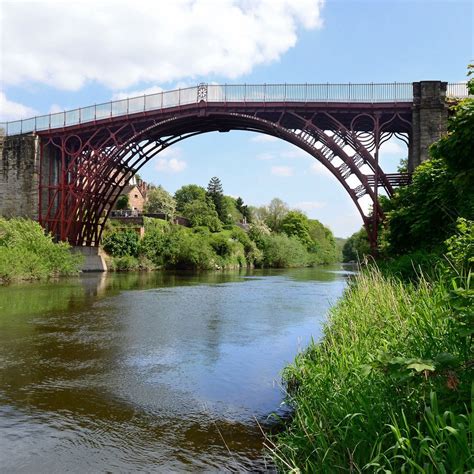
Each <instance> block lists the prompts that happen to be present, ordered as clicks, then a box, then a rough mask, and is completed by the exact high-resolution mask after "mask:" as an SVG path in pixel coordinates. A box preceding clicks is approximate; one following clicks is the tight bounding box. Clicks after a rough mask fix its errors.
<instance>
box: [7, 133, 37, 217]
mask: <svg viewBox="0 0 474 474" xmlns="http://www.w3.org/2000/svg"><path fill="white" fill-rule="evenodd" d="M38 189H39V138H38V137H36V136H34V135H33V134H29V135H15V136H11V137H5V136H3V135H2V134H0V216H3V217H28V218H30V219H34V220H36V221H37V220H38V196H39V193H38Z"/></svg>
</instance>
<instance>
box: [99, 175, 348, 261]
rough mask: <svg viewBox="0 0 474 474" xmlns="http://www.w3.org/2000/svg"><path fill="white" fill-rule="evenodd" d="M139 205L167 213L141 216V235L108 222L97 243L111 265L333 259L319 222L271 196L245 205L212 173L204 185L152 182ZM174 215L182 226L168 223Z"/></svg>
mask: <svg viewBox="0 0 474 474" xmlns="http://www.w3.org/2000/svg"><path fill="white" fill-rule="evenodd" d="M145 211H146V212H148V213H165V214H166V215H167V216H168V218H169V219H168V221H160V220H157V219H150V218H145V235H144V237H143V238H140V237H139V236H138V234H137V233H136V232H135V231H134V230H133V229H130V228H127V227H126V226H124V225H123V223H121V224H114V223H113V222H112V221H111V222H110V223H109V225H108V227H107V229H106V232H105V235H104V239H103V248H104V249H105V251H106V252H107V253H108V254H109V255H110V256H111V260H110V262H109V264H110V266H111V268H112V269H115V270H138V269H152V268H190V269H218V268H237V267H246V266H257V267H279V268H283V267H296V266H311V265H316V264H327V263H332V262H335V261H339V260H340V245H338V243H337V242H336V239H335V238H334V236H333V234H332V232H331V231H330V230H329V229H328V228H327V227H325V226H324V225H323V224H321V223H320V222H319V221H317V220H315V219H309V218H308V217H307V216H306V215H305V214H304V213H303V212H301V211H299V210H291V209H290V208H289V207H288V205H287V204H285V203H284V202H283V201H282V200H280V199H277V198H275V199H273V200H272V201H271V202H270V204H269V205H268V206H262V207H251V206H248V205H246V204H244V201H243V200H242V198H240V197H239V198H233V197H231V196H226V195H225V194H224V191H223V188H222V184H221V182H220V180H219V179H218V178H217V177H214V178H212V179H211V180H210V181H209V184H208V186H207V189H205V188H203V187H201V186H198V185H196V184H189V185H185V186H182V187H181V188H180V189H178V190H177V191H176V193H175V194H174V196H172V195H171V194H170V193H169V192H167V191H166V190H165V189H164V188H163V187H162V186H158V187H156V188H154V189H152V190H151V191H150V192H149V195H148V202H147V204H146V207H145ZM176 215H180V216H183V217H185V218H186V219H188V221H189V223H190V227H189V228H186V227H182V226H179V225H175V224H173V223H172V222H173V219H174V217H175V216H176Z"/></svg>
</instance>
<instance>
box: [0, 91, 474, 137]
mask: <svg viewBox="0 0 474 474" xmlns="http://www.w3.org/2000/svg"><path fill="white" fill-rule="evenodd" d="M447 96H448V97H456V98H464V97H467V96H468V91H467V85H466V84H465V83H453V84H448V90H447ZM202 103H205V104H209V105H213V106H215V107H217V108H219V109H220V110H223V109H224V108H225V109H227V110H232V109H236V111H237V110H239V111H241V113H242V112H243V111H244V109H248V108H251V109H254V110H255V108H257V107H259V108H262V109H267V110H269V109H272V108H274V109H275V110H276V109H281V108H282V107H283V106H286V107H289V106H291V107H306V108H308V107H309V108H314V107H316V106H317V105H318V104H321V105H323V104H324V106H325V107H326V109H327V108H328V107H331V108H338V109H341V110H343V109H364V108H369V107H373V106H376V105H379V106H382V109H383V105H385V106H387V107H389V108H390V109H391V110H392V111H393V109H394V108H401V109H405V110H407V109H410V108H411V104H412V103H413V85H412V83H396V82H395V83H385V84H375V83H371V84H350V83H349V84H253V85H252V84H243V85H238V84H225V85H217V84H210V85H208V84H200V85H198V86H195V87H188V88H185V89H177V90H173V91H163V92H160V93H157V94H150V95H143V96H139V97H131V98H126V99H121V100H116V101H111V102H107V103H104V104H96V105H92V106H89V107H82V108H78V109H73V110H68V111H64V112H59V113H55V114H48V115H41V116H37V117H32V118H28V119H23V120H17V121H11V122H0V133H3V134H5V135H18V134H22V133H31V132H41V131H51V130H57V129H64V128H69V127H77V126H78V125H84V124H89V125H95V124H97V122H101V121H106V120H108V121H110V120H111V119H119V118H121V117H123V118H127V119H128V118H130V116H131V115H135V116H137V117H138V116H139V115H142V114H145V115H146V114H148V113H150V115H155V114H156V113H157V112H159V111H167V112H173V111H174V110H180V111H182V108H183V107H186V106H191V107H192V106H197V105H199V104H202ZM114 121H115V120H114ZM79 128H80V127H79Z"/></svg>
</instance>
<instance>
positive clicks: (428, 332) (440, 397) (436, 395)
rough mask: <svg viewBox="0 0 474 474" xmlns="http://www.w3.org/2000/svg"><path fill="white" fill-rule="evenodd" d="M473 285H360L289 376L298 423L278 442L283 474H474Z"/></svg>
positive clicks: (374, 277)
mask: <svg viewBox="0 0 474 474" xmlns="http://www.w3.org/2000/svg"><path fill="white" fill-rule="evenodd" d="M469 285H470V281H467V280H466V279H464V280H463V281H462V282H461V283H459V281H458V284H457V286H456V287H451V286H450V284H449V283H448V282H446V281H444V282H443V281H439V282H437V283H434V284H430V283H428V282H427V281H425V280H424V279H421V280H420V281H419V282H418V283H417V284H407V283H402V282H400V281H399V280H397V279H394V278H390V277H384V276H382V274H381V273H380V272H379V271H378V270H377V269H374V268H372V269H369V270H368V271H366V272H363V273H361V274H360V275H358V276H357V277H356V278H355V279H354V281H353V282H352V283H351V284H350V285H349V287H348V289H347V290H346V293H345V295H344V297H343V298H342V299H341V300H340V301H339V303H338V304H337V305H336V306H335V307H334V308H333V309H332V310H331V312H330V315H329V321H328V323H327V325H326V327H325V331H324V337H323V339H322V341H321V342H319V343H313V344H311V346H310V347H309V348H308V349H307V350H306V351H305V352H304V353H302V354H300V355H299V356H298V357H297V358H296V361H295V363H294V365H292V366H290V367H288V368H287V369H286V370H285V373H284V380H285V382H286V385H287V388H288V402H289V403H290V404H291V406H292V407H293V408H294V413H293V417H292V419H291V421H290V422H289V423H288V425H287V428H286V430H285V431H284V432H282V433H280V434H279V435H278V436H277V437H276V438H272V439H271V440H269V446H270V449H271V451H272V454H273V457H274V459H275V460H276V462H277V464H278V465H279V467H280V468H281V470H283V471H293V472H428V473H429V472H441V473H442V472H465V471H468V470H469V469H473V468H474V459H473V454H472V453H473V427H474V420H473V415H472V392H471V390H472V387H471V384H472V375H473V374H472V367H473V354H472V339H471V333H472V327H471V326H470V325H469V324H470V323H469V318H470V317H472V310H473V305H472V302H473V290H472V289H470V288H469ZM466 321H467V322H466ZM470 321H471V323H472V319H471V320H470ZM466 328H467V329H466Z"/></svg>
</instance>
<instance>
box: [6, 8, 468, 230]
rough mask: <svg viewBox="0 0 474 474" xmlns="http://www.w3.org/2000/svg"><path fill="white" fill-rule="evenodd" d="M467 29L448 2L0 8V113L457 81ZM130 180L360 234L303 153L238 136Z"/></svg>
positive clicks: (200, 144) (184, 149) (168, 155)
mask: <svg viewBox="0 0 474 474" xmlns="http://www.w3.org/2000/svg"><path fill="white" fill-rule="evenodd" d="M170 4H172V5H170ZM178 20H179V21H178ZM473 25H474V12H473V6H472V2H471V1H458V0H444V1H438V0H411V1H408V0H392V1H388V0H372V1H357V0H327V1H326V2H322V1H320V0H292V1H290V0H272V1H270V0H214V1H212V0H175V1H174V2H169V1H153V2H152V1H142V2H140V3H139V2H137V1H131V0H130V1H119V0H117V1H115V2H112V1H109V0H96V1H95V2H92V1H89V0H83V1H69V2H65V1H57V0H44V1H43V0H36V1H32V2H25V1H22V0H14V1H10V0H0V27H1V30H2V34H1V38H0V41H1V43H0V53H1V58H0V59H1V62H0V66H1V67H0V80H1V82H0V114H1V119H15V118H25V117H28V116H31V115H35V114H43V113H48V112H50V111H59V110H64V109H68V108H74V107H78V106H86V105H90V104H93V103H100V102H104V101H107V100H110V99H111V98H114V97H120V96H123V95H128V94H130V95H133V94H134V93H141V92H142V91H146V90H150V91H153V90H159V89H164V90H167V89H173V88H176V87H177V86H181V85H184V86H186V85H194V84H196V83H199V82H217V83H225V82H226V83H244V82H247V83H263V82H266V83H271V82H288V83H305V82H337V83H346V82H352V83H357V82H394V81H397V82H412V81H418V80H423V79H439V80H445V81H449V82H460V81H464V80H465V73H466V65H467V64H468V63H469V62H472V60H473V58H474V53H473V28H474V27H473ZM26 32H28V33H27V34H26ZM406 155H407V150H406V147H405V145H404V144H402V143H401V142H395V141H394V142H390V143H389V144H387V145H386V147H385V150H384V149H382V166H383V167H384V168H385V169H387V170H388V171H394V170H395V169H396V167H397V165H398V163H399V160H400V159H401V158H403V157H405V156H406ZM141 174H142V176H143V177H144V178H145V179H146V180H149V181H152V182H154V183H156V184H162V185H163V186H164V187H165V188H166V189H168V190H169V191H171V192H174V191H175V190H176V189H178V188H179V187H180V186H182V185H183V184H189V183H197V184H200V185H203V186H206V184H207V182H208V181H209V179H210V178H211V177H212V176H219V177H220V178H221V181H222V183H223V186H224V190H225V192H226V193H227V194H230V195H233V196H238V195H240V196H241V197H242V198H243V199H244V201H246V202H247V203H248V204H252V205H262V204H266V203H268V202H269V201H270V200H271V199H272V198H273V197H280V198H281V199H283V200H284V201H286V202H287V203H288V204H289V205H290V206H291V207H298V208H301V209H303V210H305V211H306V212H307V214H308V215H309V216H310V217H313V218H317V219H319V220H320V221H322V222H323V223H324V224H326V225H329V227H330V228H331V229H332V230H333V231H334V233H335V234H336V235H337V236H342V237H344V236H348V235H350V234H351V233H352V232H354V231H356V230H357V229H358V228H359V227H360V225H361V223H362V221H361V219H360V217H359V215H358V213H357V211H356V209H355V206H354V205H353V203H352V201H351V200H350V198H349V197H348V196H347V194H346V193H345V191H344V190H343V188H342V187H341V186H340V184H339V183H338V182H337V181H336V179H335V178H334V177H333V176H331V175H329V174H328V173H327V172H325V171H324V170H323V168H322V167H321V166H318V164H317V163H316V162H315V160H314V159H313V158H312V157H311V156H309V155H305V153H303V152H301V151H300V150H299V149H297V148H295V147H292V146H291V145H289V144H287V143H285V142H282V141H278V140H268V139H265V138H262V136H259V135H255V134H251V133H246V132H230V133H223V134H219V133H212V134H207V135H202V136H199V137H196V138H192V139H189V140H186V141H183V142H181V143H179V144H177V145H175V146H174V147H170V148H169V149H167V150H166V152H165V153H163V154H162V155H161V156H158V157H157V158H155V159H154V160H152V161H150V162H149V163H148V164H147V166H146V167H145V168H143V170H142V172H141Z"/></svg>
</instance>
